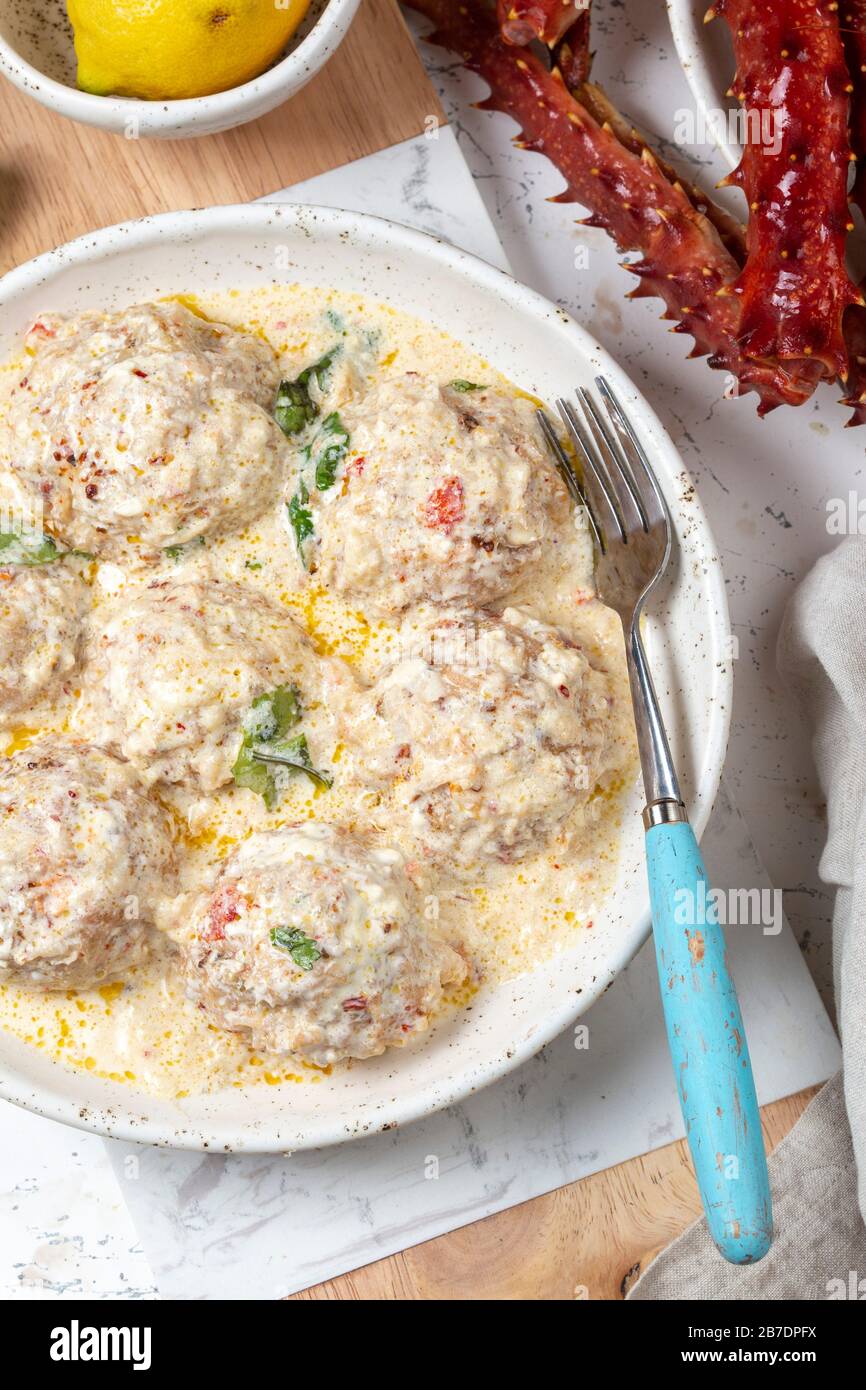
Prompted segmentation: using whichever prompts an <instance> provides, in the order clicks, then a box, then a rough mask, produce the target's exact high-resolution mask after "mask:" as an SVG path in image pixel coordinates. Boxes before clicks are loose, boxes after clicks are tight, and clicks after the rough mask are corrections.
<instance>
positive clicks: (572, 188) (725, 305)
mask: <svg viewBox="0 0 866 1390" xmlns="http://www.w3.org/2000/svg"><path fill="white" fill-rule="evenodd" d="M411 4H412V7H413V8H414V9H417V10H419V11H420V12H421V13H422V14H424V15H426V16H427V17H428V18H429V19H432V20H433V22H434V24H435V26H436V28H435V32H434V33H433V34H431V35H430V36H429V41H430V42H433V43H436V44H440V45H442V46H443V47H444V48H448V49H451V50H452V51H453V52H455V53H457V54H459V55H460V57H461V59H462V61H463V63H464V64H465V65H466V66H467V67H468V68H470V69H471V70H472V71H473V72H476V73H478V74H479V75H480V76H481V77H483V78H484V80H485V81H486V82H487V84H488V86H489V88H490V95H489V96H488V98H487V99H486V100H485V101H483V102H481V103H480V106H481V108H482V109H483V110H491V111H502V112H505V113H506V114H507V115H509V116H511V117H512V118H513V119H514V120H515V121H517V122H518V123H519V125H520V126H521V127H522V135H521V137H520V139H519V141H518V143H519V144H521V145H522V146H523V147H524V148H526V149H530V150H533V151H536V152H537V153H539V154H545V155H546V156H547V157H548V159H550V160H551V162H552V163H553V164H554V165H555V166H556V168H557V169H558V170H559V171H560V173H561V174H562V175H563V176H564V178H565V179H566V182H567V188H566V190H565V191H564V192H563V193H562V194H560V195H559V199H558V201H560V202H576V203H581V204H583V206H584V207H586V208H588V209H589V212H590V217H589V218H588V219H587V222H586V225H589V226H594V227H602V228H604V230H605V231H607V232H608V233H609V234H610V235H611V236H612V237H613V239H614V241H615V242H616V244H617V245H618V247H619V248H620V250H622V251H637V252H640V253H641V257H642V258H641V259H640V260H639V261H637V262H633V263H629V265H628V269H629V270H631V271H632V273H633V274H635V275H637V276H639V277H640V280H641V284H640V286H639V287H638V289H637V290H636V291H635V292H634V297H636V298H641V297H644V296H649V295H655V296H657V297H658V298H660V299H662V300H663V302H664V304H665V306H666V313H665V317H666V318H669V319H672V320H674V321H675V324H676V326H675V329H674V331H675V332H680V333H690V334H691V335H692V336H693V337H694V339H695V350H694V352H693V354H692V355H693V356H704V355H706V354H710V365H711V366H713V367H717V368H719V369H721V370H723V371H726V372H728V373H730V374H731V375H732V376H733V377H734V379H735V381H736V382H737V383H738V384H739V388H740V389H742V390H744V391H749V390H751V391H756V392H757V393H758V395H759V397H760V405H759V411H760V413H761V414H765V413H766V412H767V411H768V410H772V409H773V407H774V406H777V405H780V404H783V403H787V404H790V405H799V404H801V402H802V401H804V400H806V399H807V398H808V397H809V396H810V395H811V393H812V391H813V390H814V388H815V385H816V383H817V381H818V380H819V379H820V376H821V365H820V363H816V362H808V361H807V362H791V363H779V362H774V361H772V360H762V359H755V358H753V357H751V356H748V357H747V356H746V355H745V354H744V353H743V351H742V349H741V347H740V344H739V341H738V338H739V317H740V302H739V300H738V299H737V298H736V297H734V296H732V295H722V294H720V293H719V291H720V290H722V289H724V287H725V286H727V285H729V284H731V282H732V281H734V280H735V279H736V277H737V275H738V273H739V269H740V267H739V265H738V263H737V261H736V259H735V258H734V256H733V255H732V254H731V252H730V250H728V249H727V248H726V247H725V246H724V245H723V243H722V240H721V238H720V236H719V234H718V232H717V231H716V228H715V227H714V226H713V224H712V222H711V221H710V220H709V219H708V217H706V216H705V215H703V213H701V212H699V211H698V209H697V207H696V206H694V205H693V203H692V202H691V201H690V199H689V197H688V196H687V194H686V192H685V190H684V189H683V187H682V186H681V185H679V184H673V183H671V182H670V181H669V179H668V178H667V177H666V175H665V173H664V171H663V170H662V169H661V167H660V166H659V164H658V162H657V161H656V160H655V159H654V158H653V156H652V154H651V153H650V151H649V150H647V149H646V148H643V147H641V152H640V153H638V152H637V151H636V150H635V148H634V147H629V146H628V145H626V144H624V143H622V142H621V141H620V139H618V138H617V135H616V132H615V131H614V129H613V128H612V125H611V123H610V122H609V121H607V122H605V123H603V124H600V123H599V122H598V121H597V120H596V119H595V118H594V117H593V115H592V114H591V112H590V111H589V110H588V109H587V107H586V106H585V105H583V104H582V103H581V102H580V101H578V100H577V99H576V97H575V96H573V95H572V93H571V92H569V90H568V88H567V87H566V85H565V83H564V82H563V80H562V77H561V75H560V73H559V72H558V70H556V69H554V70H553V71H552V72H551V71H549V70H548V69H547V68H546V67H545V66H544V64H543V63H541V62H540V61H539V59H538V58H537V57H536V56H535V54H534V53H532V52H531V51H530V50H528V49H521V50H515V48H514V47H513V46H512V45H509V44H506V43H505V42H503V40H502V39H501V37H500V36H499V34H498V32H497V29H496V24H495V20H494V18H493V16H492V14H491V13H490V12H489V11H488V10H487V9H486V7H485V6H483V5H481V4H478V3H477V0H476V3H475V4H474V5H473V6H472V8H471V10H470V8H469V7H468V5H466V4H461V3H459V0H411Z"/></svg>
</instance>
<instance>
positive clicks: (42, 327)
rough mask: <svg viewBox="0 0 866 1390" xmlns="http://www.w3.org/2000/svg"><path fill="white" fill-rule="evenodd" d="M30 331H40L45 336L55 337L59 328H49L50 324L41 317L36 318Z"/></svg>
mask: <svg viewBox="0 0 866 1390" xmlns="http://www.w3.org/2000/svg"><path fill="white" fill-rule="evenodd" d="M30 332H31V333H38V334H40V336H41V337H43V338H55V337H56V336H57V329H56V328H49V326H48V324H47V323H43V322H42V320H41V319H37V320H36V322H35V323H34V325H33V327H32V328H31V330H30Z"/></svg>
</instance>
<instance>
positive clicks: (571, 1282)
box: [293, 1087, 819, 1302]
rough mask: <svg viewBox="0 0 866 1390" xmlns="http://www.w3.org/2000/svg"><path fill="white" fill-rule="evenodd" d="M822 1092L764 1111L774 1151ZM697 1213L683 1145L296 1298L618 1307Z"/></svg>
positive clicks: (596, 1175) (766, 1132) (793, 1098)
mask: <svg viewBox="0 0 866 1390" xmlns="http://www.w3.org/2000/svg"><path fill="white" fill-rule="evenodd" d="M818 1089H819V1088H818V1087H813V1088H812V1089H811V1090H808V1091H802V1092H800V1094H799V1095H796V1096H789V1097H788V1098H787V1099H786V1100H779V1101H776V1102H775V1104H774V1105H766V1106H764V1108H763V1110H762V1111H761V1118H762V1120H763V1125H764V1142H765V1144H766V1145H767V1147H768V1149H773V1148H775V1147H776V1145H777V1144H779V1143H781V1141H782V1139H784V1137H785V1135H786V1134H787V1133H788V1131H789V1129H791V1128H792V1126H793V1125H794V1124H795V1123H796V1121H797V1120H798V1119H799V1118H800V1115H801V1114H802V1113H803V1111H804V1110H805V1108H806V1106H807V1105H808V1103H809V1101H810V1100H811V1099H812V1097H813V1096H814V1095H815V1094H816V1093H817V1091H818ZM700 1211H701V1202H700V1197H699V1196H698V1189H697V1183H696V1182H695V1177H694V1173H693V1171H692V1166H691V1161H690V1159H689V1153H688V1149H687V1147H686V1142H685V1140H684V1139H682V1140H680V1141H679V1143H676V1144H668V1145H667V1146H666V1147H665V1148H663V1149H657V1150H656V1151H655V1152H654V1153H651V1154H645V1155H644V1156H643V1157H642V1158H632V1159H630V1160H629V1162H628V1163H621V1164H619V1165H618V1167H616V1168H608V1169H607V1170H606V1171H605V1172H602V1173H594V1174H593V1175H592V1177H589V1178H583V1179H582V1180H581V1181H580V1182H574V1183H571V1184H569V1186H567V1187H560V1188H558V1189H557V1190H556V1191H555V1192H549V1193H547V1194H546V1195H545V1196H543V1197H536V1198H535V1199H534V1200H533V1201H531V1202H524V1203H523V1204H522V1205H521V1206H517V1207H510V1208H509V1209H508V1210H507V1211H502V1212H499V1213H498V1214H497V1215H496V1216H489V1217H488V1218H487V1219H486V1221H476V1222H474V1223H473V1224H472V1225H471V1226H463V1227H461V1228H460V1230H457V1231H451V1232H450V1233H449V1234H448V1235H444V1236H439V1237H438V1238H437V1239H436V1240H429V1241H427V1242H426V1243H425V1244H423V1245H416V1246H413V1247H412V1248H411V1249H410V1250H404V1251H403V1252H402V1253H401V1254H399V1255H392V1256H390V1257H389V1258H388V1259H386V1260H378V1261H377V1262H376V1264H372V1265H366V1266H365V1267H364V1268H363V1269H357V1270H354V1271H353V1272H352V1273H351V1274H344V1275H343V1276H342V1277H341V1278H339V1279H330V1280H329V1281H328V1282H327V1283H325V1284H317V1285H316V1287H315V1288H312V1289H306V1290H305V1291H304V1292H303V1293H299V1294H294V1295H293V1298H295V1299H311V1300H316V1301H318V1300H340V1301H342V1300H347V1299H354V1300H357V1299H361V1300H364V1301H370V1300H380V1299H385V1300H388V1301H392V1300H398V1301H406V1300H412V1301H414V1300H419V1299H420V1300H423V1301H427V1302H430V1301H435V1302H439V1301H449V1302H451V1301H454V1300H460V1301H464V1300H465V1301H472V1302H475V1301H479V1300H485V1299H487V1300H507V1301H519V1302H536V1301H539V1300H545V1301H561V1300H572V1299H581V1300H583V1299H588V1300H590V1301H593V1302H594V1301H599V1300H601V1301H606V1300H611V1299H614V1300H616V1299H622V1298H624V1297H625V1295H626V1293H627V1292H628V1290H629V1289H630V1288H631V1286H632V1284H633V1283H635V1281H636V1280H637V1278H638V1276H639V1275H640V1274H642V1273H643V1271H644V1270H645V1269H646V1267H647V1265H649V1264H650V1263H651V1261H652V1260H653V1259H654V1258H655V1256H656V1255H658V1254H659V1253H660V1252H661V1251H662V1250H663V1249H664V1247H665V1246H666V1245H669V1244H670V1242H671V1241H672V1240H673V1239H674V1238H675V1237H676V1236H678V1235H679V1234H680V1233H681V1232H682V1231H684V1230H685V1228H686V1227H687V1226H689V1225H691V1223H692V1222H693V1221H694V1220H695V1218H696V1217H697V1216H699V1215H700Z"/></svg>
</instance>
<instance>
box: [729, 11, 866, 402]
mask: <svg viewBox="0 0 866 1390" xmlns="http://www.w3.org/2000/svg"><path fill="white" fill-rule="evenodd" d="M838 8H839V7H838V4H837V3H836V0H716V4H715V6H714V8H713V9H711V10H710V11H709V12H708V16H707V17H708V18H713V17H714V16H716V15H718V16H719V17H721V18H722V19H724V20H725V21H726V23H727V24H728V25H729V26H730V29H731V34H732V36H733V42H734V53H735V56H736V64H737V73H736V77H735V78H734V82H733V85H732V92H734V93H735V94H736V95H737V97H738V98H739V101H740V103H741V105H742V107H743V110H744V113H745V132H744V134H745V141H744V149H743V158H742V160H741V162H740V164H739V166H738V168H737V169H736V170H735V171H734V173H733V174H731V175H730V176H729V178H728V179H727V180H726V181H725V182H727V183H731V184H736V185H737V186H738V187H740V188H741V189H742V190H743V192H744V194H745V196H746V200H747V202H748V205H749V224H748V233H747V241H746V250H747V257H746V264H745V266H744V268H743V271H742V273H741V275H740V276H739V277H738V278H737V280H736V282H735V284H733V285H732V286H731V291H730V292H731V294H733V295H735V296H736V297H737V298H738V299H739V301H740V306H741V313H740V342H741V344H742V346H743V350H744V352H745V353H746V354H747V355H748V356H750V357H751V356H754V357H768V356H773V357H777V358H780V359H783V360H785V361H789V362H790V361H793V360H796V359H802V358H809V359H812V360H813V361H817V362H820V363H821V366H822V374H823V375H824V376H826V377H828V378H830V379H832V378H833V377H836V376H841V377H842V378H843V379H844V377H845V376H846V374H847V370H848V354H847V351H846V347H845V341H844V337H843V332H842V318H843V315H844V313H845V310H846V309H847V308H848V306H849V305H850V304H859V303H861V302H862V300H861V296H860V292H859V290H858V289H857V287H856V285H854V284H853V283H852V281H851V280H850V278H849V276H848V272H847V269H846V267H845V242H846V238H847V235H848V232H849V230H850V229H851V222H850V213H849V209H848V195H847V185H848V168H849V164H850V160H851V157H852V156H851V151H850V146H849V143H848V125H847V121H848V96H849V92H850V78H849V74H848V69H847V66H846V64H845V55H844V52H843V49H842V39H841V35H840V32H839V19H838V13H837V12H838Z"/></svg>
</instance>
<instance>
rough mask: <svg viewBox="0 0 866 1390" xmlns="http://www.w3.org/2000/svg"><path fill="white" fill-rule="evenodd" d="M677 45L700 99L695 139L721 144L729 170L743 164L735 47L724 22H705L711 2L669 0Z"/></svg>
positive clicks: (697, 107)
mask: <svg viewBox="0 0 866 1390" xmlns="http://www.w3.org/2000/svg"><path fill="white" fill-rule="evenodd" d="M667 7H668V17H669V19H670V22H671V33H672V34H673V38H674V47H675V48H676V50H677V56H678V57H679V60H680V63H681V64H682V68H683V72H684V73H685V76H686V81H687V82H688V84H689V87H690V89H691V93H692V96H693V97H694V100H695V108H696V110H695V115H696V117H697V120H698V122H700V129H696V131H695V136H696V138H695V139H693V140H689V141H688V143H689V144H692V145H700V144H704V143H710V144H713V145H714V146H716V148H718V149H719V150H720V152H721V154H722V156H723V158H724V160H725V163H726V164H727V165H728V168H729V169H734V168H736V166H737V164H739V162H740V154H741V150H740V141H739V139H738V138H737V121H738V118H739V107H738V105H737V103H736V101H734V100H733V98H732V97H729V96H728V95H727V91H728V88H729V87H730V85H731V81H732V79H733V75H734V50H733V45H732V44H731V35H730V30H729V29H728V26H727V24H725V22H724V20H721V19H714V20H712V21H711V22H710V23H709V24H705V23H704V15H705V14H706V12H707V10H708V9H709V8H710V0H667Z"/></svg>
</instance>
